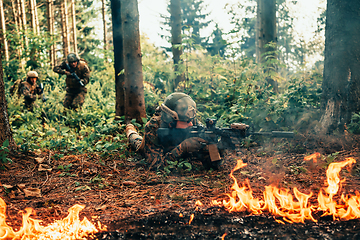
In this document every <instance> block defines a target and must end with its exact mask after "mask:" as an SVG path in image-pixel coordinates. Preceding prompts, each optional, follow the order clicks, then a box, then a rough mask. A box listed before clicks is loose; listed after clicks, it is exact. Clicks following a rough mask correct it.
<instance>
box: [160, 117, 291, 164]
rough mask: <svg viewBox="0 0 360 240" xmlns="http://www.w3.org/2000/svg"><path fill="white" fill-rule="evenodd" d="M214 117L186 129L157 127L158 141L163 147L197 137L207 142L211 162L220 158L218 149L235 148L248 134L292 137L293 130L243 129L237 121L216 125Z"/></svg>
mask: <svg viewBox="0 0 360 240" xmlns="http://www.w3.org/2000/svg"><path fill="white" fill-rule="evenodd" d="M216 121H217V120H216V119H206V121H205V123H206V127H205V126H201V125H200V126H193V127H190V128H186V129H179V128H159V129H158V131H157V133H158V137H159V141H160V143H161V144H162V145H163V146H164V147H165V148H167V147H170V146H176V145H178V144H180V143H181V142H182V141H183V140H185V139H187V138H190V137H199V138H202V139H204V140H206V141H207V142H208V144H207V145H208V147H209V154H210V158H211V161H212V162H215V161H219V160H221V157H220V153H219V150H224V149H235V148H236V144H237V143H239V142H240V140H241V139H244V138H245V137H248V136H256V135H257V136H268V137H272V138H292V137H293V136H294V133H293V132H284V131H272V132H251V131H248V129H243V126H241V125H240V124H238V123H233V124H231V126H230V127H229V128H218V127H216V126H215V125H216Z"/></svg>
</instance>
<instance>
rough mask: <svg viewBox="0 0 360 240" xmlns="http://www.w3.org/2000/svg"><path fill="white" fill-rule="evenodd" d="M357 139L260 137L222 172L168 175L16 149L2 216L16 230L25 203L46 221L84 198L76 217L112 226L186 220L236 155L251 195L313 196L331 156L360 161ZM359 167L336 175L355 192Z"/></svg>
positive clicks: (140, 166) (221, 191)
mask: <svg viewBox="0 0 360 240" xmlns="http://www.w3.org/2000/svg"><path fill="white" fill-rule="evenodd" d="M358 143H359V140H358V138H357V137H355V136H345V137H324V138H319V137H314V136H312V137H310V136H307V137H305V136H297V137H296V138H295V139H292V140H270V139H265V140H263V141H261V143H259V144H253V145H252V146H250V147H248V148H241V149H239V152H238V153H237V154H234V152H231V153H230V152H229V153H228V154H227V156H226V157H225V159H224V163H223V165H222V166H221V168H220V169H219V170H216V171H213V170H205V169H203V167H202V166H201V164H200V163H197V162H194V163H192V165H193V170H192V171H190V172H189V171H183V170H181V169H178V170H177V171H174V172H173V173H171V174H168V175H166V174H164V173H162V172H155V171H149V170H147V168H146V165H145V164H144V161H143V160H142V159H141V158H140V157H138V156H136V155H133V154H130V155H131V156H129V157H124V156H125V155H124V154H123V153H118V154H112V155H107V156H106V157H101V156H100V153H99V154H96V153H91V154H82V155H76V154H72V155H65V156H61V155H59V153H57V152H52V151H44V152H28V153H26V154H24V153H15V154H12V155H11V156H10V158H11V159H12V161H13V162H12V163H11V164H7V165H6V169H5V170H1V175H0V182H1V184H2V187H1V188H0V196H1V198H2V199H3V200H4V201H5V203H6V205H7V220H6V222H7V223H8V224H9V225H10V226H12V227H13V228H14V229H15V230H18V229H19V227H20V226H21V224H22V214H21V212H22V211H23V210H25V208H32V209H34V210H35V212H34V213H33V214H32V215H31V216H32V217H33V218H36V219H40V220H42V221H43V224H44V225H47V224H49V223H52V222H54V220H58V219H62V218H64V217H66V216H67V210H68V209H69V208H70V207H71V206H73V205H75V204H81V205H84V206H85V208H84V209H83V210H82V211H81V213H80V217H83V216H86V217H87V218H88V219H91V220H99V221H100V222H101V223H102V224H104V225H107V226H108V230H109V231H115V230H118V229H119V228H120V226H121V225H123V224H122V223H124V224H125V223H126V222H129V221H133V220H134V219H143V218H146V217H150V216H153V215H154V214H158V213H161V212H168V211H171V212H175V213H183V214H184V219H189V217H190V216H189V215H190V213H191V212H193V211H194V210H195V209H196V208H197V206H196V205H195V202H196V201H197V200H199V201H201V202H202V203H203V204H204V206H203V208H211V206H210V203H211V200H214V199H216V200H221V199H226V195H225V194H226V193H228V192H229V189H230V186H231V185H232V183H233V181H232V179H230V177H229V173H230V171H231V169H233V168H234V167H235V165H236V161H237V159H238V158H241V159H243V161H244V162H247V164H248V165H247V166H246V167H244V168H242V169H240V170H238V171H236V172H235V173H234V176H235V177H236V178H237V179H238V181H239V182H242V181H244V180H245V179H249V181H250V185H251V187H252V190H253V192H254V196H255V197H259V198H261V197H262V191H263V190H264V186H267V185H270V184H275V185H276V186H278V187H283V188H289V189H291V190H292V189H293V188H294V187H297V188H298V189H299V190H300V191H301V192H304V193H310V192H313V193H314V194H313V196H317V194H318V192H319V190H320V188H322V187H325V180H326V168H327V166H328V164H329V163H330V162H332V161H335V162H336V161H343V160H345V158H347V157H353V158H355V160H356V161H359V160H360V153H359V149H358ZM315 152H319V153H320V154H321V157H320V158H319V159H318V161H317V163H316V164H313V163H311V162H308V161H304V157H305V156H308V155H310V154H313V153H315ZM359 166H360V165H359V164H358V163H356V164H355V165H353V166H352V168H346V169H343V170H342V171H341V178H346V180H345V182H343V184H342V188H341V192H342V193H345V194H346V193H351V194H354V193H355V192H356V191H359V190H360V172H359V169H360V168H359ZM29 191H30V193H29ZM311 201H314V202H315V201H316V197H312V198H311Z"/></svg>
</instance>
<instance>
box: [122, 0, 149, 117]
mask: <svg viewBox="0 0 360 240" xmlns="http://www.w3.org/2000/svg"><path fill="white" fill-rule="evenodd" d="M121 15H122V16H123V19H124V21H123V33H124V35H123V38H124V57H125V58H124V69H125V118H126V121H130V120H131V119H136V121H137V122H138V123H143V120H142V118H146V112H145V98H144V85H143V73H142V61H141V57H142V56H141V48H140V33H139V10H138V1H137V0H126V1H122V14H121Z"/></svg>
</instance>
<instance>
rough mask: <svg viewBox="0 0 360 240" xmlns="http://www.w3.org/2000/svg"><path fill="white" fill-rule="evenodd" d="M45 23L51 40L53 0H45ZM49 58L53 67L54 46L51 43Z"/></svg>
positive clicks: (52, 33)
mask: <svg viewBox="0 0 360 240" xmlns="http://www.w3.org/2000/svg"><path fill="white" fill-rule="evenodd" d="M46 4H47V24H48V31H49V34H50V39H51V41H53V39H54V3H53V0H47V1H46ZM49 59H50V65H51V66H52V67H53V66H55V46H54V44H53V43H52V44H51V45H50V48H49Z"/></svg>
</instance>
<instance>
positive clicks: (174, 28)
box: [170, 0, 184, 91]
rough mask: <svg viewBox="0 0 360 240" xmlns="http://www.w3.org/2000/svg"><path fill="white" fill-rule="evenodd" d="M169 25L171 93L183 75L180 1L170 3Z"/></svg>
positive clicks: (175, 0)
mask: <svg viewBox="0 0 360 240" xmlns="http://www.w3.org/2000/svg"><path fill="white" fill-rule="evenodd" d="M170 14H171V16H170V25H171V47H172V53H173V61H174V72H175V82H174V84H173V91H174V90H175V89H176V87H177V86H178V85H179V83H180V82H181V81H183V80H184V74H183V72H182V68H181V66H180V65H181V64H182V61H181V54H182V45H181V44H182V38H181V26H182V18H181V0H171V1H170Z"/></svg>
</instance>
